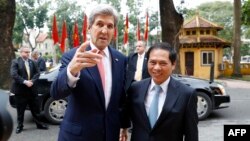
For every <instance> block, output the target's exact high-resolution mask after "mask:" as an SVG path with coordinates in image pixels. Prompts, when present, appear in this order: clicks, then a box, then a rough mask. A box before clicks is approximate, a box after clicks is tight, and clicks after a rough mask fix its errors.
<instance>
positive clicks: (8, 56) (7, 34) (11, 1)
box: [0, 0, 16, 89]
mask: <svg viewBox="0 0 250 141" xmlns="http://www.w3.org/2000/svg"><path fill="white" fill-rule="evenodd" d="M15 8H16V5H15V0H0V19H1V22H0V27H1V28H0V33H1V38H0V60H1V65H0V74H1V75H0V80H1V81H0V88H1V89H8V88H9V85H10V73H9V72H10V64H11V60H12V59H13V58H14V56H15V55H14V47H13V45H12V40H11V38H12V29H13V26H14V22H15Z"/></svg>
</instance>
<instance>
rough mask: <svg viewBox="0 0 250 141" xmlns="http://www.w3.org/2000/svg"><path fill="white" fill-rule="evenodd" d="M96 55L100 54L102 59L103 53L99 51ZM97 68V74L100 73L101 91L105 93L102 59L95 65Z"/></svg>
mask: <svg viewBox="0 0 250 141" xmlns="http://www.w3.org/2000/svg"><path fill="white" fill-rule="evenodd" d="M98 54H101V55H102V56H103V57H104V52H103V51H99V52H98ZM97 67H98V70H99V73H100V76H101V80H102V87H103V91H104V93H105V70H104V65H103V58H102V59H101V61H100V62H99V63H98V64H97Z"/></svg>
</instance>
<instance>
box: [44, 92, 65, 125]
mask: <svg viewBox="0 0 250 141" xmlns="http://www.w3.org/2000/svg"><path fill="white" fill-rule="evenodd" d="M67 105H68V101H67V100H66V99H59V100H54V99H53V98H52V97H50V98H48V100H47V101H46V103H45V106H44V113H45V117H46V119H47V120H48V121H49V122H50V123H52V124H60V123H61V121H62V120H63V117H64V113H65V111H66V108H67Z"/></svg>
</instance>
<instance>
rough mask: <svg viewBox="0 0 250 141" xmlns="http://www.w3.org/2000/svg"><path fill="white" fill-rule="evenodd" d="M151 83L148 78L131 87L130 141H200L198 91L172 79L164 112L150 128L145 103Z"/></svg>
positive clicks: (129, 91) (129, 99)
mask: <svg viewBox="0 0 250 141" xmlns="http://www.w3.org/2000/svg"><path fill="white" fill-rule="evenodd" d="M150 82H151V79H149V78H148V79H144V80H142V81H139V82H135V83H133V84H132V85H131V87H130V88H129V90H128V95H129V96H128V101H129V102H128V107H129V108H128V110H129V111H130V116H131V120H132V124H133V130H132V136H131V141H183V140H185V141H198V127H197V124H198V115H197V111H196V108H197V96H196V93H195V91H194V90H193V89H192V88H190V87H188V86H186V85H184V84H182V83H181V82H179V81H177V80H175V79H173V78H171V79H170V82H169V85H168V90H167V97H166V101H165V103H164V106H163V109H162V112H161V114H160V116H159V118H158V120H157V121H156V124H155V126H154V127H153V128H151V126H150V123H149V119H148V116H147V113H146V110H145V104H144V101H145V98H146V95H147V91H148V87H149V86H150ZM184 136H185V137H184ZM184 138H185V139H184Z"/></svg>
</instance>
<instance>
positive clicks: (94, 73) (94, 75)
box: [86, 46, 105, 107]
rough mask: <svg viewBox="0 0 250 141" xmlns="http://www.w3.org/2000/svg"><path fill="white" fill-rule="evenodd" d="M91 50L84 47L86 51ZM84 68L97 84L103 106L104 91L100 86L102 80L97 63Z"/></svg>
mask: <svg viewBox="0 0 250 141" xmlns="http://www.w3.org/2000/svg"><path fill="white" fill-rule="evenodd" d="M88 50H91V47H90V46H88V47H87V48H86V51H88ZM86 70H87V71H88V72H89V74H90V75H91V76H92V78H93V81H94V83H95V84H96V86H97V89H98V91H99V93H98V94H99V96H100V97H101V102H102V104H103V106H104V107H105V97H104V91H103V88H102V81H101V77H100V74H99V71H98V68H97V65H96V66H94V67H88V68H86Z"/></svg>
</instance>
